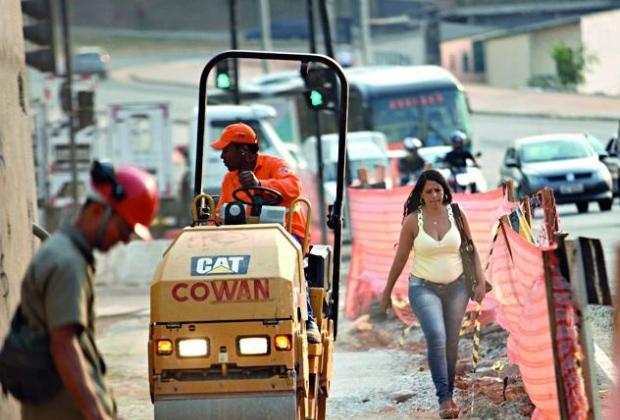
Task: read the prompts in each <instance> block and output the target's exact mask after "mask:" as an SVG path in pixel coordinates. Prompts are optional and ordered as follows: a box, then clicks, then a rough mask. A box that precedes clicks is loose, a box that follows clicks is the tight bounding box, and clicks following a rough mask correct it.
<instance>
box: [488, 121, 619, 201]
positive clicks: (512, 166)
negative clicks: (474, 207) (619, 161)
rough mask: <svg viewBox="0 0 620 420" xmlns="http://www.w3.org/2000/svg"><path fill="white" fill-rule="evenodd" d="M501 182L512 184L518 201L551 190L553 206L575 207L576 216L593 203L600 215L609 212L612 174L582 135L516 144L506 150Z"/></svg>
mask: <svg viewBox="0 0 620 420" xmlns="http://www.w3.org/2000/svg"><path fill="white" fill-rule="evenodd" d="M500 178H501V180H502V181H508V180H512V182H513V185H514V186H515V191H516V193H517V196H518V197H521V196H524V195H531V194H533V193H535V192H536V191H538V190H540V189H542V188H543V187H550V188H552V189H553V193H554V196H555V201H556V203H558V204H565V203H575V205H576V206H577V210H578V212H579V213H585V212H587V211H588V205H589V203H590V202H592V201H596V202H597V203H598V205H599V208H600V210H601V211H609V210H611V205H612V186H611V184H612V177H611V174H610V173H609V169H607V166H605V164H604V163H603V162H601V161H600V159H599V156H598V155H597V153H596V152H595V151H594V150H593V148H592V146H591V145H590V142H589V141H588V140H587V138H586V136H585V135H584V134H582V133H572V134H547V135H539V136H531V137H523V138H520V139H517V140H515V142H514V144H513V146H511V147H509V148H508V149H507V150H506V154H505V156H504V160H503V162H502V166H501V168H500Z"/></svg>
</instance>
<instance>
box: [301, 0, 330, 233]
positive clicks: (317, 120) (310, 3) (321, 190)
mask: <svg viewBox="0 0 620 420" xmlns="http://www.w3.org/2000/svg"><path fill="white" fill-rule="evenodd" d="M306 8H307V11H308V13H307V14H308V35H309V42H310V52H311V53H312V54H316V52H317V51H316V29H315V27H314V0H306ZM319 112H320V111H319V110H318V109H314V111H313V114H314V129H315V131H314V135H315V137H316V165H317V166H316V168H317V193H318V195H319V204H320V205H319V214H320V216H319V217H320V223H319V226H320V227H321V243H322V244H326V243H327V226H326V224H325V221H326V220H327V211H326V208H325V204H326V203H325V184H324V183H323V182H324V179H325V175H324V170H325V168H324V165H323V143H322V141H321V132H322V131H323V130H322V128H321V115H320V114H319Z"/></svg>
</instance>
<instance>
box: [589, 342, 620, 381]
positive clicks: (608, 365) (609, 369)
mask: <svg viewBox="0 0 620 420" xmlns="http://www.w3.org/2000/svg"><path fill="white" fill-rule="evenodd" d="M594 359H595V360H596V363H597V364H598V365H599V367H600V368H601V370H602V371H603V372H604V373H605V375H607V378H609V380H610V381H611V382H613V383H614V384H615V383H616V369H615V368H614V364H613V363H612V362H611V360H610V359H609V357H607V355H606V354H605V352H604V351H603V349H601V348H600V347H599V346H598V344H596V343H594Z"/></svg>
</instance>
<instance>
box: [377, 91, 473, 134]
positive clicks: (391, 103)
mask: <svg viewBox="0 0 620 420" xmlns="http://www.w3.org/2000/svg"><path fill="white" fill-rule="evenodd" d="M369 108H370V109H369V112H370V113H369V115H370V118H371V120H372V129H373V130H377V131H381V132H383V133H384V134H385V135H386V137H387V139H388V142H389V143H399V142H401V141H402V140H403V139H404V138H406V137H418V138H419V139H420V140H422V141H423V142H424V145H425V146H438V145H443V144H449V143H450V135H451V134H452V133H453V132H454V131H456V130H460V131H463V132H465V133H468V134H469V133H471V129H470V121H469V112H468V109H467V101H466V99H465V94H464V93H463V92H462V91H460V90H457V89H437V90H430V91H425V92H415V93H414V92H410V93H406V92H404V93H400V94H398V95H385V96H380V97H375V98H371V99H370V101H369Z"/></svg>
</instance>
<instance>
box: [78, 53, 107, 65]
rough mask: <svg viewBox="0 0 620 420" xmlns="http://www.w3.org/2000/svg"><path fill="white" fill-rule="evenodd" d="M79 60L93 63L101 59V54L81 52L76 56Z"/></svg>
mask: <svg viewBox="0 0 620 420" xmlns="http://www.w3.org/2000/svg"><path fill="white" fill-rule="evenodd" d="M75 59H76V60H77V61H82V62H85V63H93V62H99V61H101V54H99V53H79V54H77V55H76V56H75Z"/></svg>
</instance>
